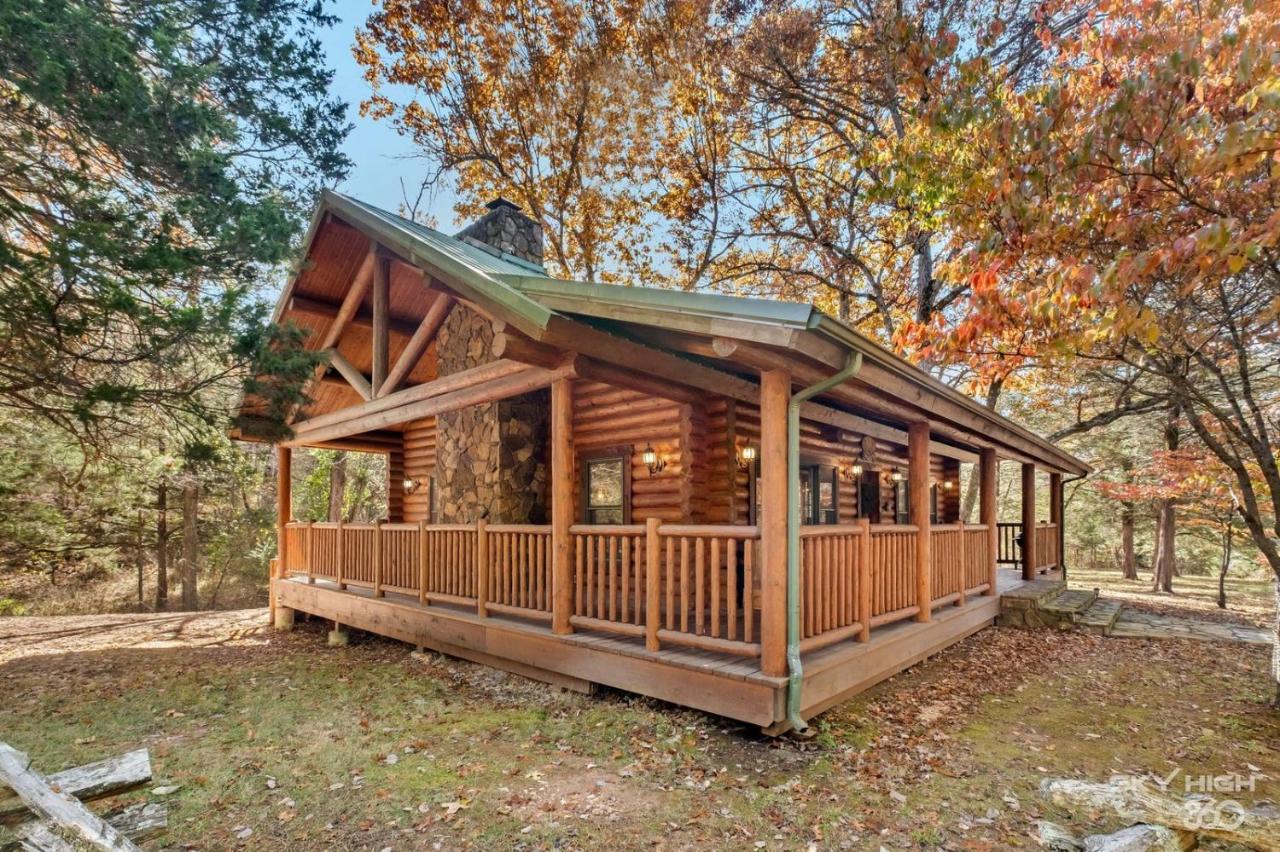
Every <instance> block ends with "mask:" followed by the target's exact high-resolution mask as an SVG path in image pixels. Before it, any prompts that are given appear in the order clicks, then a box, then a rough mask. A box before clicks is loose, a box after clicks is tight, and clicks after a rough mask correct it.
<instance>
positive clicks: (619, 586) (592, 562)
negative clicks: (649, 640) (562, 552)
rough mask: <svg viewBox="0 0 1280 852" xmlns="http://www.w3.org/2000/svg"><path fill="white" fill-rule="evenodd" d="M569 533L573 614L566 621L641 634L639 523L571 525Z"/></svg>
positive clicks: (642, 596)
mask: <svg viewBox="0 0 1280 852" xmlns="http://www.w3.org/2000/svg"><path fill="white" fill-rule="evenodd" d="M569 532H570V533H571V534H572V535H573V552H574V571H573V615H572V616H570V619H569V623H570V624H572V625H574V626H575V627H587V628H595V629H600V630H606V631H610V632H613V633H623V634H626V635H628V636H643V635H644V624H645V622H644V599H645V594H644V589H645V586H644V582H645V580H644V565H645V555H644V554H645V551H644V545H645V541H644V538H645V528H644V525H643V524H625V525H624V524H618V525H589V524H582V525H576V526H573V527H570V529H569Z"/></svg>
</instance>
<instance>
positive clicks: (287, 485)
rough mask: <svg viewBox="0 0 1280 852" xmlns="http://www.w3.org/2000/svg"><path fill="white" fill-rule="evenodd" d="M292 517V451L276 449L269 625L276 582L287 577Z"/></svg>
mask: <svg viewBox="0 0 1280 852" xmlns="http://www.w3.org/2000/svg"><path fill="white" fill-rule="evenodd" d="M292 517H293V450H292V449H291V448H290V447H281V446H277V447H276V535H277V545H276V560H277V561H276V570H275V571H274V572H271V573H272V576H269V577H268V578H267V600H268V601H269V602H270V604H271V607H270V609H271V623H272V624H275V621H276V580H277V579H278V578H280V577H285V576H288V571H289V568H288V566H289V561H288V546H289V545H288V531H287V530H286V529H285V527H286V526H287V525H288V523H289V521H290V520H291V519H292Z"/></svg>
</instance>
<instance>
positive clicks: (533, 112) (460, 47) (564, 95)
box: [354, 0, 705, 280]
mask: <svg viewBox="0 0 1280 852" xmlns="http://www.w3.org/2000/svg"><path fill="white" fill-rule="evenodd" d="M700 13H702V14H705V7H704V5H703V4H701V3H697V2H673V3H669V4H657V5H653V4H644V3H631V2H603V3H578V2H572V0H536V2H518V3H507V2H493V0H448V2H440V3H418V2H414V0H388V2H385V3H383V4H382V6H381V8H380V9H379V10H378V11H376V12H374V13H373V14H372V15H371V16H370V17H369V19H368V21H367V22H366V24H365V26H364V27H363V28H362V29H361V30H360V31H359V32H357V34H356V46H355V49H354V53H355V57H356V59H357V61H358V62H359V63H360V64H361V65H363V66H364V68H365V78H366V79H367V80H368V81H369V82H370V84H371V85H372V86H373V89H374V93H373V96H372V97H371V98H369V100H367V101H366V102H365V103H364V104H362V105H361V110H362V111H363V112H364V113H366V114H370V115H373V116H375V117H378V118H387V119H390V120H392V121H393V122H394V123H395V125H396V127H397V128H398V129H399V130H400V131H401V132H402V133H405V134H407V135H409V136H410V137H411V138H412V139H413V140H414V141H415V142H416V143H417V144H418V145H419V146H420V147H421V148H422V150H423V152H424V154H425V155H426V157H427V158H428V159H429V160H430V161H431V162H432V164H433V166H435V167H436V169H437V170H438V171H437V172H436V173H435V174H434V175H433V178H432V179H433V180H435V179H438V178H439V177H440V176H442V175H444V174H445V173H448V175H449V176H450V177H451V178H452V180H453V181H454V182H455V184H456V189H457V191H458V195H459V197H460V198H462V199H463V201H462V202H461V203H460V205H459V211H458V212H459V213H460V214H462V215H463V216H468V217H469V216H474V215H476V214H477V213H478V212H479V205H480V204H482V203H484V202H485V201H487V200H489V199H491V198H492V197H494V196H496V195H503V196H506V197H507V198H509V199H511V200H512V201H514V202H516V203H517V204H520V205H521V206H522V207H523V208H524V209H525V210H526V211H527V212H528V213H529V214H530V215H531V216H533V217H534V218H535V219H536V220H538V222H539V223H541V225H542V227H543V231H544V233H545V235H546V251H547V261H548V263H549V265H550V267H551V268H552V269H553V270H555V271H556V272H558V273H560V274H562V275H567V276H570V277H580V278H585V279H597V278H601V279H606V280H607V279H608V278H610V277H611V276H613V275H616V274H617V273H619V272H622V271H625V272H628V273H631V274H632V275H645V276H649V275H656V274H657V273H656V271H655V270H654V269H653V268H652V266H651V262H650V252H651V244H650V241H649V234H648V228H645V227H643V225H644V224H645V221H646V217H648V216H649V215H650V214H651V213H652V211H653V208H654V197H655V195H654V194H655V192H656V189H657V186H656V179H657V176H656V173H655V169H654V166H655V162H656V157H657V153H658V147H659V144H660V142H659V137H660V134H659V126H658V115H659V110H660V106H659V105H660V104H662V106H663V107H668V106H670V104H669V103H664V102H663V101H662V100H661V98H662V95H663V93H664V92H666V91H667V83H668V81H669V79H670V78H669V76H668V72H669V71H670V68H669V66H668V65H667V63H666V61H665V60H667V59H668V58H669V57H670V56H671V50H672V47H671V46H672V45H673V44H675V43H678V42H679V41H680V40H681V39H682V38H683V37H684V36H685V34H686V33H689V32H691V31H693V32H695V33H696V31H697V30H698V29H699V28H700V26H701V25H702V22H701V20H700V19H699V14H700ZM398 86H407V87H409V89H410V91H411V92H412V94H411V96H409V97H407V98H406V99H404V100H397V98H396V97H395V95H394V94H393V93H394V92H395V91H396V88H395V87H398Z"/></svg>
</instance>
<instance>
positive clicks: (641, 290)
mask: <svg viewBox="0 0 1280 852" xmlns="http://www.w3.org/2000/svg"><path fill="white" fill-rule="evenodd" d="M324 210H332V211H333V212H334V213H336V214H337V215H338V216H339V217H341V218H343V219H345V220H347V221H348V222H350V224H352V225H354V226H356V227H359V228H361V229H363V230H365V231H366V232H367V233H368V234H369V235H370V236H371V237H372V238H374V239H376V240H377V241H378V242H380V243H382V244H384V245H386V246H387V247H389V248H391V249H393V250H395V251H397V252H399V253H400V254H402V255H403V256H404V257H405V258H406V259H408V260H410V261H412V262H414V263H416V264H418V265H421V266H422V267H424V268H425V269H428V270H434V271H436V272H437V273H438V274H440V275H441V276H442V277H444V278H446V279H447V281H446V283H449V284H450V285H451V286H454V287H457V288H458V289H460V290H461V291H462V293H461V295H463V296H465V297H467V298H472V299H474V300H477V301H483V302H484V303H485V304H486V305H489V306H491V307H492V308H493V309H494V310H495V312H496V313H497V314H499V315H501V316H502V317H503V318H504V319H507V320H509V321H511V322H512V323H513V324H514V325H516V326H517V327H518V328H520V329H521V330H522V331H525V332H526V333H531V334H533V336H535V337H537V336H538V335H537V332H538V331H539V330H541V329H545V328H546V327H547V323H548V321H549V320H550V318H551V317H552V316H553V315H554V313H556V312H563V313H568V314H579V315H582V316H588V317H595V318H603V319H614V320H621V321H625V322H635V323H641V324H647V325H652V326H655V327H659V328H662V327H667V328H673V329H679V330H683V331H691V332H695V333H701V334H710V335H724V336H728V337H734V336H739V335H742V334H744V333H748V332H749V333H750V335H751V337H752V338H753V339H756V340H759V341H761V342H764V343H768V344H771V345H775V346H783V347H789V346H793V345H795V343H796V342H797V337H798V336H799V335H801V334H804V333H814V334H817V335H820V336H821V337H822V338H825V339H826V340H828V341H830V342H831V343H834V344H836V345H837V346H839V347H841V348H842V349H846V350H849V351H854V352H861V353H862V354H863V356H864V357H866V358H868V359H870V360H871V361H873V362H875V363H876V364H877V365H878V366H880V367H882V368H884V369H886V370H889V371H892V372H893V373H894V374H896V375H898V376H900V377H902V378H903V379H905V380H907V381H910V382H912V383H914V384H916V385H917V386H920V387H921V388H924V389H926V390H928V391H929V392H931V393H933V394H936V395H938V396H940V397H942V398H945V399H947V400H949V401H951V402H953V403H956V404H958V405H961V406H963V407H964V408H965V409H966V410H968V411H970V412H972V413H973V414H976V415H978V416H979V417H981V418H983V419H984V420H986V421H988V422H990V423H992V424H993V425H998V426H1001V427H1004V428H1006V429H1008V430H1010V431H1011V432H1013V433H1015V434H1017V435H1019V436H1020V437H1022V438H1023V439H1025V440H1029V441H1031V442H1033V443H1035V444H1036V445H1037V446H1040V447H1041V448H1043V449H1044V450H1045V451H1046V452H1048V453H1049V454H1050V455H1051V456H1054V457H1056V458H1057V459H1058V460H1059V461H1060V462H1062V463H1063V466H1064V467H1065V468H1066V469H1068V470H1076V471H1079V472H1087V471H1088V470H1089V467H1088V466H1087V465H1085V464H1084V463H1083V462H1081V461H1080V460H1079V459H1076V458H1075V457H1074V456H1072V455H1071V454H1069V453H1067V452H1066V451H1065V450H1062V449H1060V448H1058V447H1057V446H1055V445H1054V444H1052V443H1050V442H1049V441H1047V440H1045V439H1044V438H1042V437H1040V436H1039V435H1036V434H1035V433H1033V432H1031V431H1030V430H1028V429H1026V428H1024V427H1022V426H1019V425H1018V424H1017V423H1014V422H1013V421H1011V420H1008V419H1007V418H1005V417H1002V416H1000V415H998V414H996V413H995V412H993V411H991V410H990V409H988V408H986V407H984V406H982V405H979V404H978V403H977V402H976V401H974V400H973V399H971V398H970V397H968V396H966V395H964V394H963V393H960V392H959V391H957V390H956V389H955V388H952V387H950V386H948V385H946V384H944V383H943V382H941V381H939V380H937V379H936V378H934V377H933V376H931V375H929V374H928V373H926V372H924V371H923V370H920V369H919V368H917V367H915V366H914V365H912V364H909V363H907V362H906V361H904V360H902V359H901V358H899V357H898V356H896V355H894V354H893V353H892V352H890V351H889V350H887V349H885V348H884V347H882V346H880V345H879V344H878V343H875V342H874V341H872V340H871V339H869V338H867V337H865V336H863V335H862V334H860V333H858V332H857V331H855V330H854V329H852V328H850V327H849V326H847V325H845V324H844V323H842V322H840V321H839V320H837V319H835V318H834V317H830V316H828V315H826V314H824V313H823V312H822V311H819V310H818V309H817V308H815V307H813V306H812V305H807V304H801V303H797V302H784V301H778V300H774V299H755V298H747V297H743V296H727V295H721V294H717V293H704V292H694V291H685V290H669V289H662V288H656V287H636V286H619V285H614V284H597V283H593V282H587V281H568V280H563V279H557V278H552V277H550V276H548V275H547V274H546V273H545V271H543V270H542V269H541V268H540V267H538V266H535V265H534V264H531V263H529V262H527V261H525V260H522V259H520V258H517V257H513V256H511V255H506V254H502V253H498V252H490V251H486V250H485V249H482V248H479V247H478V246H475V245H472V244H470V243H468V242H464V241H463V240H461V239H458V238H457V237H450V236H448V235H446V234H442V233H440V232H439V231H436V230H433V229H432V228H428V227H426V226H424V225H420V224H418V223H416V222H413V221H411V220H409V219H405V218H404V217H402V216H397V215H396V214H394V213H389V212H387V211H385V210H382V209H380V208H377V207H374V206H372V205H370V204H366V203H364V202H362V201H358V200H356V199H354V198H351V197H350V196H347V195H343V194H342V193H338V192H334V191H332V190H325V191H324V192H323V193H322V195H321V203H320V208H319V211H318V214H317V215H319V213H320V212H323V211H324ZM313 230H314V224H313Z"/></svg>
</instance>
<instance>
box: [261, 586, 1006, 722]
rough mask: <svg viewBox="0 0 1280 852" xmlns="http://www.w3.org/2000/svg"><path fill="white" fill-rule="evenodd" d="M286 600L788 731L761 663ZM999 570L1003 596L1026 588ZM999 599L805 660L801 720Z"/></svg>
mask: <svg viewBox="0 0 1280 852" xmlns="http://www.w3.org/2000/svg"><path fill="white" fill-rule="evenodd" d="M276 582H277V584H278V586H277V589H278V594H279V605H281V606H284V607H288V608H291V609H294V610H297V611H300V612H305V613H310V614H312V615H314V616H317V617H320V618H324V619H328V620H331V621H335V622H337V623H339V624H342V625H345V626H348V627H354V628H357V629H360V630H366V631H369V632H372V633H377V634H379V635H382V636H388V637H391V638H394V639H399V640H401V641H404V642H408V643H411V644H414V645H420V646H423V647H427V648H431V649H433V650H436V651H439V652H441V653H446V654H450V655H452V656H457V657H461V658H463V659H468V660H472V661H475V662H478V663H482V664H485V665H491V666H494V667H497V668H503V669H507V670H510V671H513V672H516V673H517V674H521V675H525V676H527V677H533V678H537V679H540V680H545V681H547V682H550V683H554V684H558V685H560V686H564V687H567V688H571V689H578V690H583V691H587V690H590V688H591V687H592V685H593V684H603V685H606V686H610V687H614V688H617V689H622V690H626V691H628V692H635V693H638V694H641V695H647V696H650V697H653V698H657V699H660V700H664V701H671V702H673V703H676V704H680V705H683V706H686V707H693V708H695V709H698V710H704V711H707V712H710V713H715V714H718V715H721V716H726V717H729V718H732V719H737V720H739V721H742V722H747V723H749V724H753V725H759V726H760V727H761V728H764V729H766V730H769V731H771V732H776V731H779V730H781V729H782V728H783V727H784V726H785V725H784V724H782V720H783V718H784V717H785V712H784V704H785V696H786V679H785V678H774V677H766V676H765V675H762V674H761V673H760V671H759V669H758V665H757V662H756V661H755V660H754V659H746V658H742V657H735V656H732V655H728V654H717V653H712V652H709V651H699V650H692V649H679V648H664V649H662V650H659V651H650V650H648V649H646V648H645V646H644V642H643V641H642V640H638V639H632V638H629V637H624V636H615V635H608V634H604V633H597V632H591V631H580V632H575V633H573V634H570V635H568V636H556V635H554V634H553V633H552V632H551V629H550V627H549V625H547V624H545V623H542V622H537V621H530V620H526V619H521V618H515V617H508V616H501V615H492V614H491V615H490V616H489V617H488V618H483V619H482V618H480V617H478V616H477V615H476V614H475V613H474V611H471V610H468V609H464V608H462V607H454V606H449V605H443V604H432V605H430V606H423V605H422V604H420V603H419V602H418V600H417V599H416V598H413V597H410V596H407V595H400V594H396V593H393V592H388V593H387V594H386V596H385V597H383V598H375V597H374V596H373V593H372V591H371V590H369V589H365V588H356V587H348V588H347V589H345V590H339V589H338V587H337V585H336V584H334V583H332V582H328V581H324V580H317V581H316V582H315V583H308V582H307V580H306V579H305V577H293V578H290V579H286V580H278V581H276ZM1022 582H1023V581H1022V579H1021V577H1020V576H1019V575H1018V574H1017V572H1015V571H1012V570H1001V571H1000V574H999V591H1000V593H1001V594H1003V593H1005V592H1007V591H1010V590H1012V589H1014V588H1017V587H1019V586H1021V585H1022ZM999 607H1000V598H999V596H998V595H996V596H983V597H976V598H970V599H969V601H968V602H967V603H966V604H965V605H964V606H962V607H957V606H943V607H939V608H938V609H936V610H935V611H934V615H933V620H932V621H930V622H928V623H918V622H914V621H903V622H899V623H897V624H893V625H888V626H885V627H881V628H877V629H876V630H874V631H872V634H871V640H870V641H868V642H855V641H846V642H841V643H838V644H836V645H832V646H830V647H827V648H824V649H822V650H820V651H815V652H812V653H809V654H806V655H804V657H803V658H802V662H803V666H804V691H803V707H804V709H803V715H804V716H805V717H806V718H808V717H811V716H813V715H816V714H817V713H820V712H822V711H823V710H826V709H828V708H830V707H832V706H834V705H836V704H838V703H840V702H841V701H843V700H845V699H847V698H848V697H850V696H852V695H855V694H857V693H858V692H860V691H862V690H864V689H867V688H868V687H870V686H873V685H874V684H876V683H879V682H880V681H882V680H884V679H885V678H887V677H891V676H892V675H894V674H896V673H897V672H900V671H902V670H903V669H905V668H907V667H908V666H911V665H913V664H915V663H917V662H919V661H920V660H923V659H925V658H926V657H928V656H930V655H932V654H935V653H937V652H938V651H941V650H942V649H944V648H946V647H948V646H949V645H952V644H954V643H956V642H958V641H960V640H961V639H963V638H964V637H966V636H969V635H970V634H972V633H975V632H977V631H978V630H981V629H982V628H984V627H987V626H989V625H990V624H991V623H992V622H993V621H994V619H995V618H996V616H997V615H998V613H999Z"/></svg>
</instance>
